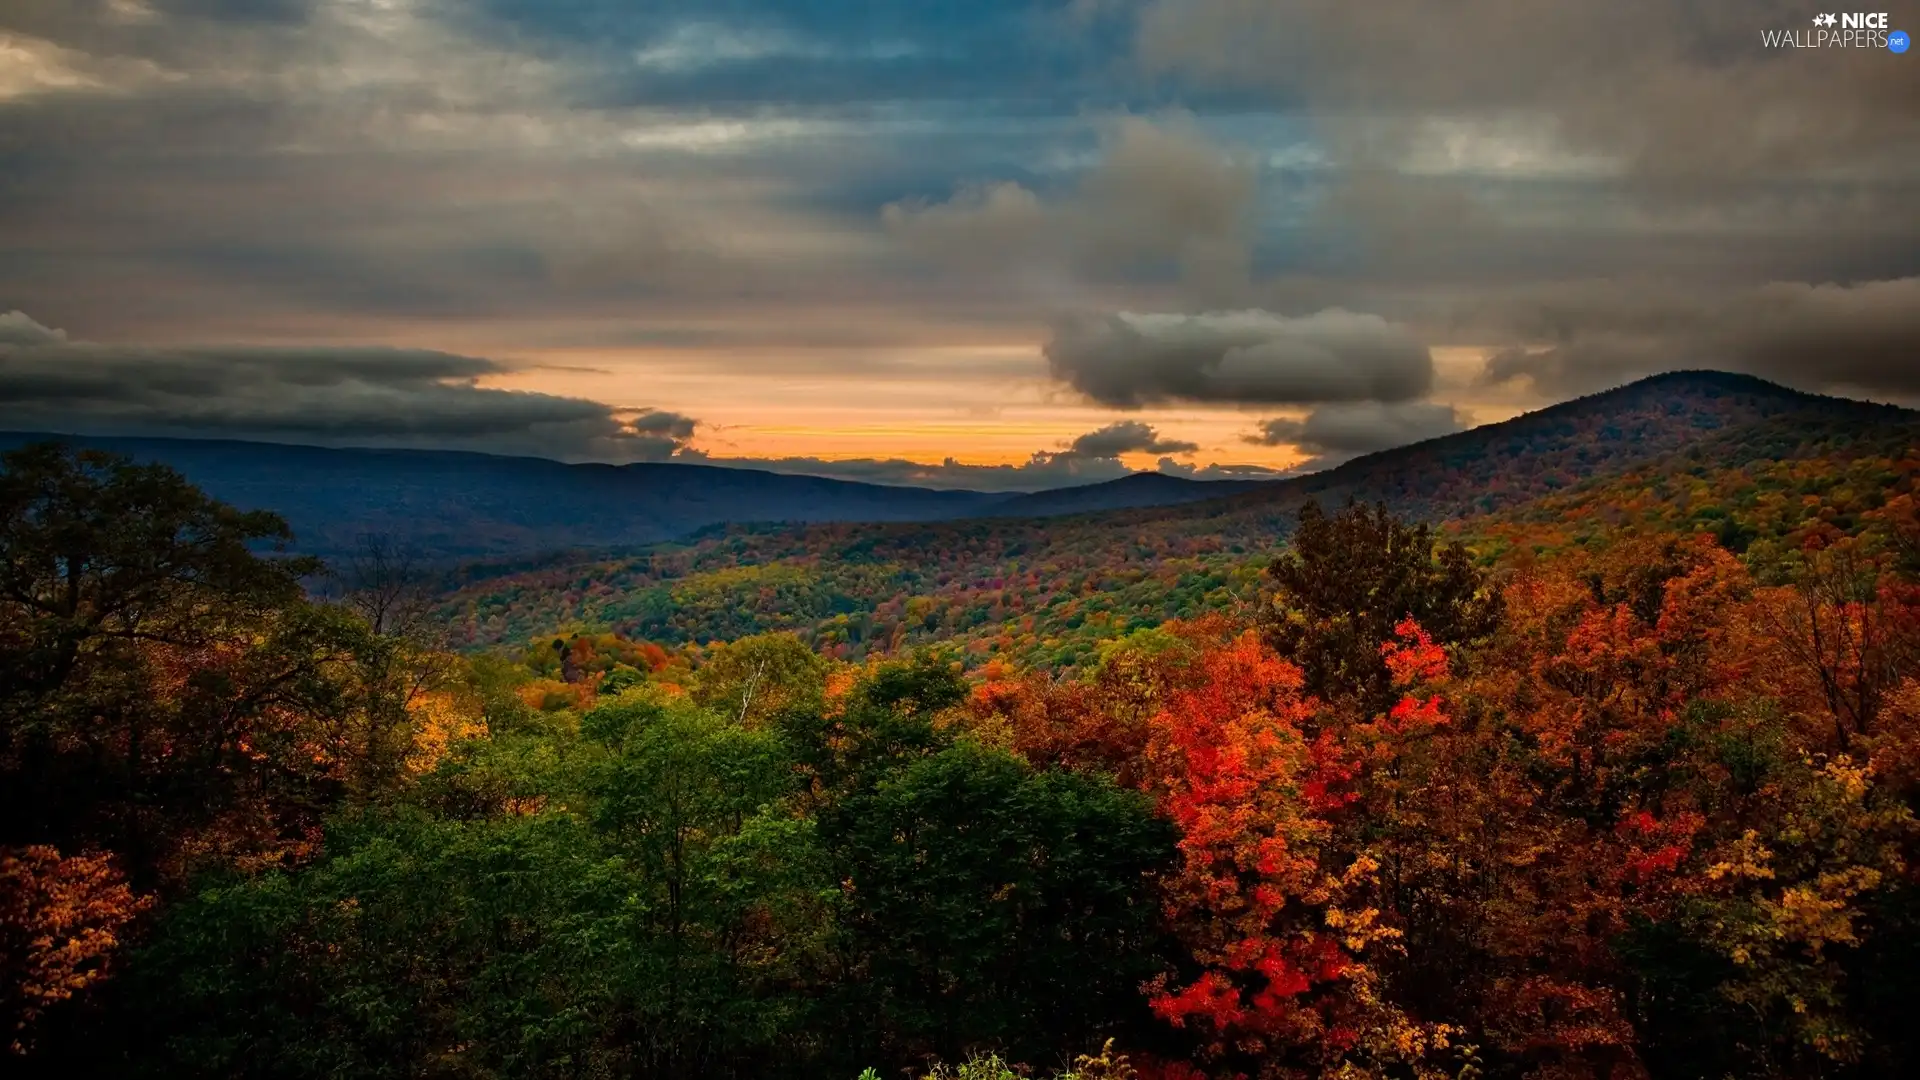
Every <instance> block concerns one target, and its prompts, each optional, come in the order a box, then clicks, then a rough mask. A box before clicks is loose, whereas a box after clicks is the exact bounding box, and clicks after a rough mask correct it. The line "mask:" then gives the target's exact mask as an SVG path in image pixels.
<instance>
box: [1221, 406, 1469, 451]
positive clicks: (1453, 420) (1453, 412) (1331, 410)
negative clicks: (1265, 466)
mask: <svg viewBox="0 0 1920 1080" xmlns="http://www.w3.org/2000/svg"><path fill="white" fill-rule="evenodd" d="M1466 427H1467V424H1466V420H1465V418H1464V417H1462V416H1461V414H1460V412H1459V410H1457V409H1455V408H1454V407H1453V406H1451V405H1442V404H1438V403H1435V402H1427V401H1406V402H1398V403H1394V404H1383V403H1380V402H1373V401H1367V402H1356V403H1351V404H1340V405H1322V406H1321V407H1319V408H1317V409H1315V410H1313V411H1312V412H1311V413H1308V414H1307V416H1306V418H1305V419H1304V420H1292V419H1284V418H1282V419H1273V420H1264V421H1262V422H1261V424H1260V430H1259V432H1258V434H1255V435H1249V436H1247V437H1246V438H1247V441H1248V442H1250V443H1254V444H1256V445H1259V446H1292V447H1294V448H1296V449H1298V450H1300V451H1302V452H1304V453H1308V454H1314V455H1317V456H1323V457H1334V456H1347V457H1352V456H1356V455H1359V454H1370V453H1373V452H1374V451H1376V450H1389V449H1392V448H1393V447H1396V446H1405V445H1407V444H1408V443H1416V442H1420V441H1422V440H1425V439H1434V438H1438V437H1440V436H1442V435H1451V434H1453V433H1454V432H1456V431H1464V430H1465V429H1466Z"/></svg>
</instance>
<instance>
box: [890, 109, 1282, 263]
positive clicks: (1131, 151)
mask: <svg viewBox="0 0 1920 1080" xmlns="http://www.w3.org/2000/svg"><path fill="white" fill-rule="evenodd" d="M1255 177H1256V169H1255V167H1254V165H1253V163H1252V162H1251V161H1250V160H1249V159H1248V158H1247V156H1246V155H1245V154H1243V153H1241V154H1236V153H1234V152H1232V151H1230V150H1228V149H1227V148H1224V147H1221V146H1219V145H1217V144H1216V143H1215V142H1213V141H1212V140H1210V139H1209V138H1207V137H1206V135H1205V134H1203V133H1202V132H1201V131H1200V130H1199V129H1198V128H1196V127H1195V126H1194V124H1193V123H1192V121H1191V120H1190V119H1188V118H1184V117H1179V116H1175V117H1170V118H1166V119H1164V120H1162V121H1160V122H1155V121H1151V120H1148V119H1145V118H1142V117H1135V116H1123V117H1119V118H1117V119H1115V120H1112V121H1109V122H1108V123H1107V130H1106V133H1105V139H1104V146H1103V152H1102V155H1101V157H1100V159H1099V161H1098V163H1097V164H1095V165H1094V166H1093V167H1092V168H1090V169H1088V170H1087V171H1086V172H1085V173H1084V174H1083V175H1082V176H1081V177H1080V178H1079V181H1078V183H1077V185H1076V186H1074V187H1073V188H1072V189H1071V190H1069V191H1066V192H1062V193H1060V194H1059V195H1057V196H1054V197H1051V198H1046V197H1043V196H1041V195H1040V194H1037V193H1035V192H1034V191H1032V190H1030V189H1029V188H1027V187H1025V186H1022V185H1021V184H1019V183H1017V182H1013V181H1002V182H999V183H991V184H975V185H971V186H968V187H964V188H962V189H961V190H960V191H959V192H958V193H956V194H955V195H954V197H953V198H952V199H951V200H949V201H947V202H942V203H927V202H925V201H914V202H897V203H890V204H888V205H887V206H886V207H885V208H884V209H883V211H882V213H881V222H882V224H883V225H884V226H885V227H886V229H887V230H888V232H889V233H891V234H892V235H893V236H894V237H895V238H896V239H897V240H899V241H900V242H901V243H903V244H905V245H906V246H907V247H908V248H909V249H911V250H914V251H916V252H919V253H921V254H923V255H927V256H931V257H933V258H936V259H942V260H949V261H952V262H955V263H958V264H960V265H962V266H970V267H976V268H984V269H988V270H990V271H993V272H1000V273H1005V272H1007V271H1008V270H1010V269H1011V270H1018V269H1021V268H1023V267H1035V266H1038V267H1041V268H1064V269H1069V270H1073V271H1077V272H1079V273H1081V274H1084V275H1090V276H1095V277H1106V276H1114V275H1115V274H1117V273H1120V272H1124V271H1128V270H1136V271H1137V270H1141V269H1147V270H1152V269H1157V268H1160V267H1163V266H1166V267H1171V268H1173V269H1175V270H1177V271H1178V273H1179V275H1180V276H1181V278H1182V280H1183V281H1184V282H1185V283H1186V284H1187V285H1188V286H1189V287H1190V288H1191V289H1193V290H1194V291H1195V292H1196V293H1198V294H1199V295H1201V296H1203V297H1207V298H1210V299H1214V300H1228V299H1231V298H1233V297H1235V296H1237V295H1238V294H1240V293H1241V292H1243V291H1244V289H1245V286H1246V281H1247V275H1248V270H1249V265H1250V262H1251V259H1252V243H1253V228H1252V213H1253V210H1254V195H1255V193H1256V192H1255Z"/></svg>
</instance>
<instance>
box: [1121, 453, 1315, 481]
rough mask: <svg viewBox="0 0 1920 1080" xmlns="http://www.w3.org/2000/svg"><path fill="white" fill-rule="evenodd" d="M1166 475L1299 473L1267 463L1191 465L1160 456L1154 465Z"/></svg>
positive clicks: (1233, 477) (1206, 476) (1209, 476)
mask: <svg viewBox="0 0 1920 1080" xmlns="http://www.w3.org/2000/svg"><path fill="white" fill-rule="evenodd" d="M1156 468H1158V469H1159V471H1161V472H1163V473H1166V474H1167V475H1168V476H1180V477H1185V478H1186V479H1188V480H1284V479H1286V478H1287V477H1289V476H1294V475H1297V474H1298V473H1299V471H1300V470H1298V469H1276V468H1273V467H1271V466H1268V465H1228V464H1220V463H1215V464H1212V465H1205V466H1201V465H1191V464H1188V463H1186V462H1182V461H1175V460H1174V459H1173V458H1161V459H1160V461H1159V464H1158V465H1157V466H1156Z"/></svg>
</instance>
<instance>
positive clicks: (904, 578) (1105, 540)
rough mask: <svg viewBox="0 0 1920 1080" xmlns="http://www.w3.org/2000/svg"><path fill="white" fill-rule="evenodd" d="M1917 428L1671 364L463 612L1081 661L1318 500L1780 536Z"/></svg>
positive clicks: (1477, 535) (810, 533)
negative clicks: (1481, 421) (1026, 506)
mask: <svg viewBox="0 0 1920 1080" xmlns="http://www.w3.org/2000/svg"><path fill="white" fill-rule="evenodd" d="M1917 445H1920V416H1916V415H1915V414H1914V413H1911V412H1908V411H1905V410H1899V409H1892V408H1887V407H1883V406H1875V405H1865V404H1861V403H1858V402H1849V401H1841V400H1838V399H1830V398H1813V397H1808V396H1806V395H1801V394H1796V393H1794V392H1792V391H1788V390H1784V389H1782V388H1779V387H1775V386H1771V385H1770V384H1767V383H1763V382H1760V381H1759V380H1754V379H1747V378H1739V377H1734V376H1722V375H1714V374H1706V375H1697V374H1682V375H1675V376H1664V377H1661V378H1658V379H1650V380H1646V381H1644V382H1641V383H1637V384H1635V385H1633V386H1630V387H1627V388H1625V389H1623V390H1619V391H1614V392H1611V393H1609V394H1603V395H1598V396H1596V397H1593V398H1587V399H1582V400H1580V401H1576V402H1572V403H1569V404H1567V405H1563V406H1556V407H1555V408H1553V409H1548V410H1544V411H1543V412H1541V413H1538V414H1533V415H1530V416H1525V417H1521V418H1519V419H1517V420H1514V421H1510V422H1508V423H1506V424H1498V425H1492V426H1490V427H1487V428H1482V429H1477V430H1475V431H1471V432H1466V433H1464V434H1461V435H1456V436H1451V437H1448V438H1446V439H1440V440H1435V441H1433V442H1429V443H1422V444H1419V445H1417V446H1413V447H1408V448H1405V449H1403V450H1396V451H1389V452H1388V453H1386V454H1380V455H1374V456H1372V457H1369V458H1365V459H1361V460H1359V461H1356V462H1353V463H1352V464H1350V465H1347V466H1343V467H1342V468H1339V469H1335V470H1332V471H1330V472H1328V473H1326V474H1324V475H1316V476H1310V477H1304V478H1302V479H1300V480H1295V481H1289V482H1286V483H1284V484H1277V485H1267V486H1263V487H1262V488H1261V489H1260V490H1259V491H1257V492H1254V493H1248V494H1242V495H1238V496H1234V497H1230V498H1227V499H1221V500H1213V501H1208V502H1202V503H1191V504H1186V505H1181V506H1172V507H1163V508H1157V509H1151V510H1143V509H1136V510H1129V511H1121V512H1114V513H1106V514H1095V515H1083V516H1077V517H1068V518H1057V519H1046V520H999V519H985V520H967V521H958V522H946V523H940V524H936V525H911V526H903V525H820V526H810V527H803V528H769V527H733V528H728V529H724V530H717V531H715V532H714V533H712V534H711V535H707V536H704V537H701V538H698V539H696V540H693V541H690V542H688V543H685V544H679V545H669V546H662V547H659V548H656V549H654V550H652V551H650V552H648V553H645V554H642V555H639V556H632V557H624V558H617V559H608V560H590V561H579V562H562V563H559V564H557V565H553V566H549V567H545V568H542V569H538V570H534V571H529V572H526V573H521V574H510V575H506V576H502V577H497V578H489V579H486V580H481V581H478V582H475V583H473V584H472V585H470V586H468V587H466V588H464V589H461V590H459V591H458V592H456V593H454V594H453V595H451V596H450V597H449V599H448V600H447V602H446V603H445V605H444V606H443V608H442V613H443V616H444V617H446V618H447V619H448V620H449V621H450V622H451V623H452V624H453V626H454V627H455V628H456V635H457V639H458V640H460V641H462V642H465V643H467V644H470V645H497V644H504V643H513V642H518V641H522V640H525V639H526V638H527V637H529V636H531V635H535V634H540V633H545V632H548V631H551V630H554V629H566V630H569V631H574V630H586V631H596V632H597V631H607V630H617V631H619V632H621V633H623V634H626V635H629V636H632V637H636V638H645V639H649V640H655V641H661V642H666V643H672V644H685V643H689V642H693V643H703V642H707V641H714V640H727V639H729V638H732V637H735V636H738V635H739V634H743V633H755V632H761V631H768V630H781V631H793V632H796V633H798V634H800V635H801V637H802V638H803V640H806V641H808V642H809V643H810V644H813V645H814V646H815V647H816V648H818V649H820V650H821V651H823V652H825V653H827V654H829V655H833V656H836V657H839V658H843V659H858V658H861V657H864V656H867V655H869V654H870V653H874V652H879V653H887V652H895V651H898V650H899V649H901V648H902V647H906V646H911V645H916V644H926V643H931V642H936V641H955V642H958V643H960V644H961V645H962V646H963V648H964V650H965V654H966V655H967V656H969V657H970V658H972V659H974V660H975V661H976V662H977V661H984V660H985V659H988V658H991V657H996V656H998V657H1004V658H1007V659H1015V660H1019V661H1021V662H1025V663H1038V664H1045V665H1048V666H1058V667H1072V666H1075V665H1078V664H1080V663H1082V662H1084V661H1089V660H1091V659H1092V657H1093V656H1094V655H1095V646H1096V644H1097V643H1098V642H1099V641H1100V640H1102V639H1104V638H1106V637H1110V636H1112V635H1114V634H1116V633H1125V632H1127V631H1129V630H1133V629H1139V628H1143V627H1148V626H1153V625H1157V624H1158V623H1160V622H1161V621H1163V620H1166V619H1170V618H1190V617H1193V616H1196V615H1199V614H1202V613H1206V612H1214V611H1232V610H1234V609H1235V608H1236V607H1237V606H1238V605H1239V604H1241V603H1244V602H1245V601H1246V600H1247V599H1248V598H1250V597H1251V596H1252V595H1253V592H1254V585H1255V583H1256V581H1257V579H1258V576H1259V574H1260V572H1261V570H1262V569H1263V567H1264V563H1265V560H1266V558H1267V553H1268V552H1269V551H1270V549H1271V548H1272V547H1273V545H1275V544H1277V543H1279V542H1280V541H1282V540H1283V539H1284V537H1285V536H1286V535H1287V532H1288V531H1289V530H1290V529H1291V527H1292V523H1293V519H1294V516H1295V515H1296V514H1297V512H1298V510H1299V508H1300V507H1301V506H1302V505H1304V504H1305V503H1307V502H1310V501H1319V500H1324V501H1325V503H1326V504H1327V505H1329V506H1336V507H1337V506H1339V505H1341V504H1343V503H1344V502H1345V501H1346V500H1348V499H1359V500H1361V501H1377V502H1382V503H1384V504H1385V505H1387V506H1389V507H1390V508H1392V509H1394V510H1395V511H1396V512H1399V513H1403V514H1407V515H1410V516H1412V517H1415V518H1420V519H1424V520H1429V521H1435V522H1442V521H1444V522H1446V523H1447V524H1448V528H1449V529H1450V530H1451V531H1452V532H1454V533H1455V534H1456V535H1460V536H1462V537H1466V538H1470V539H1473V540H1474V541H1475V546H1476V549H1478V550H1481V551H1482V552H1483V553H1484V554H1485V555H1486V556H1487V557H1489V558H1491V557H1493V556H1495V555H1497V554H1499V553H1500V552H1501V551H1502V550H1504V548H1505V547H1506V546H1508V545H1511V544H1513V543H1516V542H1524V543H1525V544H1526V545H1527V546H1529V547H1532V548H1534V549H1535V550H1546V549H1549V548H1558V547H1562V546H1565V545H1567V544H1569V543H1573V542H1575V541H1577V540H1580V539H1584V538H1590V537H1591V536H1592V535H1594V534H1595V533H1596V532H1597V531H1602V530H1608V529H1614V528H1618V527H1621V526H1625V525H1639V526H1643V527H1647V528H1657V529H1669V530H1681V531H1694V530H1696V529H1704V530H1706V531H1709V532H1712V533H1713V534H1714V535H1716V536H1717V537H1719V538H1721V540H1722V541H1723V542H1725V543H1727V544H1728V545H1730V546H1731V547H1733V548H1734V549H1736V550H1741V551H1744V550H1745V548H1746V546H1747V545H1748V544H1750V543H1753V542H1754V541H1756V540H1765V541H1767V543H1768V545H1772V546H1771V547H1769V546H1765V545H1763V551H1771V550H1775V549H1777V548H1779V547H1780V546H1781V545H1786V546H1789V547H1790V546H1791V545H1792V543H1794V542H1795V541H1797V540H1798V539H1799V538H1800V537H1801V536H1802V535H1803V533H1804V531H1805V530H1806V529H1807V528H1808V527H1810V526H1811V525H1813V524H1817V523H1820V522H1828V523H1832V524H1836V525H1838V526H1839V527H1841V528H1844V529H1852V528H1855V527H1856V526H1858V525H1859V524H1860V523H1861V521H1862V515H1863V514H1867V513H1869V512H1871V511H1874V510H1876V509H1878V508H1880V507H1881V506H1883V505H1884V504H1885V502H1886V501H1887V500H1889V499H1892V498H1895V497H1897V496H1899V495H1900V494H1902V493H1903V492H1906V491H1909V490H1910V488H1911V485H1912V482H1913V481H1912V472H1911V466H1910V465H1909V464H1908V462H1909V461H1910V456H1909V455H1910V451H1911V450H1912V448H1914V447H1915V446H1917ZM1401 469H1404V470H1405V471H1404V472H1402V471H1398V470H1401ZM1490 507H1491V508H1494V509H1492V510H1489V509H1488V508H1490Z"/></svg>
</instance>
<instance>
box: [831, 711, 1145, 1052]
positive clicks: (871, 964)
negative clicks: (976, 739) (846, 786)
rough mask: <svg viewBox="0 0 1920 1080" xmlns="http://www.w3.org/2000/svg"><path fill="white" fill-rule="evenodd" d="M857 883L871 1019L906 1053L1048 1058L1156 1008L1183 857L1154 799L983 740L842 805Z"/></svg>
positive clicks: (840, 822) (855, 927) (865, 1000)
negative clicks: (1148, 986)
mask: <svg viewBox="0 0 1920 1080" xmlns="http://www.w3.org/2000/svg"><path fill="white" fill-rule="evenodd" d="M821 831H822V836H823V838H824V840H825V842H826V844H827V845H828V847H829V848H830V850H831V851H832V852H833V853H834V855H835V858H836V862H837V864H838V865H839V866H840V867H842V870H841V873H842V874H843V875H844V876H845V878H846V880H847V882H848V887H849V908H848V911H847V914H846V918H847V920H848V948H850V949H851V951H852V954H853V957H854V960H853V963H854V964H855V965H856V967H857V969H858V970H859V971H861V972H862V975H863V981H864V983H865V985H866V986H867V987H868V988H869V989H867V990H865V991H863V992H861V995H860V996H859V997H858V1000H859V1003H860V1007H859V1009H858V1011H857V1013H855V1014H854V1015H857V1016H859V1017H861V1018H863V1019H864V1020H865V1021H866V1022H867V1023H869V1024H871V1025H873V1028H874V1035H873V1036H872V1038H873V1039H874V1040H875V1041H878V1042H881V1043H883V1044H885V1045H887V1046H888V1047H889V1048H890V1049H891V1050H892V1051H893V1052H894V1053H896V1054H907V1055H912V1054H919V1053H922V1052H929V1051H930V1052H934V1053H937V1054H942V1055H946V1056H953V1055H956V1054H959V1053H961V1052H963V1051H964V1050H965V1049H966V1047H968V1046H970V1045H981V1044H993V1045H999V1046H1003V1047H1007V1048H1009V1049H1010V1051H1011V1052H1013V1053H1015V1054H1016V1055H1026V1056H1028V1057H1029V1059H1031V1058H1036V1057H1040V1056H1043V1055H1047V1054H1049V1053H1055V1052H1057V1051H1058V1050H1059V1049H1060V1048H1061V1047H1063V1046H1076V1045H1085V1046H1088V1047H1091V1046H1092V1045H1094V1044H1096V1043H1097V1038H1096V1036H1099V1035H1101V1034H1105V1033H1109V1032H1110V1030H1111V1028H1112V1026H1113V1025H1114V1024H1115V1023H1117V1022H1120V1021H1123V1020H1127V1019H1136V1018H1139V1017H1141V1016H1143V1015H1144V1013H1143V1010H1142V998H1141V995H1140V993H1139V990H1138V987H1139V985H1140V983H1141V982H1142V981H1143V980H1145V979H1146V978H1148V977H1150V976H1151V975H1153V974H1155V973H1156V972H1157V971H1158V970H1159V969H1160V963H1161V960H1162V954H1161V952H1160V944H1161V942H1160V939H1159V937H1158V933H1157V929H1156V928H1157V925H1158V908H1157V905H1156V903H1155V901H1154V900H1153V899H1152V895H1153V894H1152V893H1151V891H1150V889H1149V887H1148V886H1149V883H1150V881H1151V879H1152V877H1153V875H1155V874H1156V873H1158V872H1160V871H1161V870H1163V869H1164V868H1166V867H1167V866H1168V865H1170V861H1171V858H1172V854H1173V842H1174V837H1173V833H1172V829H1171V827H1170V826H1169V825H1168V824H1167V823H1166V821H1165V820H1164V819H1163V818H1160V817H1158V816H1156V815H1155V814H1154V813H1153V812H1152V808H1151V806H1150V804H1149V802H1148V800H1147V799H1146V797H1145V796H1142V795H1140V794H1138V793H1136V792H1131V791H1123V790H1121V789H1119V788H1117V787H1115V786H1114V785H1113V784H1112V782H1111V781H1110V780H1107V779H1105V778H1102V777H1093V776H1085V775H1079V774H1074V773H1067V772H1057V771H1035V770H1033V769H1032V768H1031V767H1029V766H1028V765H1027V764H1026V763H1025V762H1023V761H1021V760H1020V759H1019V758H1017V757H1015V756H1013V755H1011V754H1009V753H1006V752H1004V751H1000V750H995V749H990V748H987V747H983V746H980V745H978V744H976V743H972V742H970V741H961V742H959V743H956V744H955V745H953V746H951V747H949V748H948V749H946V750H943V751H941V752H939V753H937V754H934V755H932V756H928V757H922V758H919V759H918V760H913V761H911V762H908V763H905V764H903V765H902V766H901V767H899V768H898V770H897V771H895V772H893V773H891V774H890V775H888V776H887V777H885V778H884V779H881V780H880V781H879V782H878V783H877V784H875V785H874V786H873V787H872V788H871V789H870V790H866V791H862V792H859V793H857V794H854V795H852V796H850V797H849V798H848V799H847V800H846V801H845V802H843V803H841V804H840V805H838V806H836V807H835V808H833V809H832V810H831V811H829V812H828V813H826V814H825V815H824V816H823V818H822V822H821Z"/></svg>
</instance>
